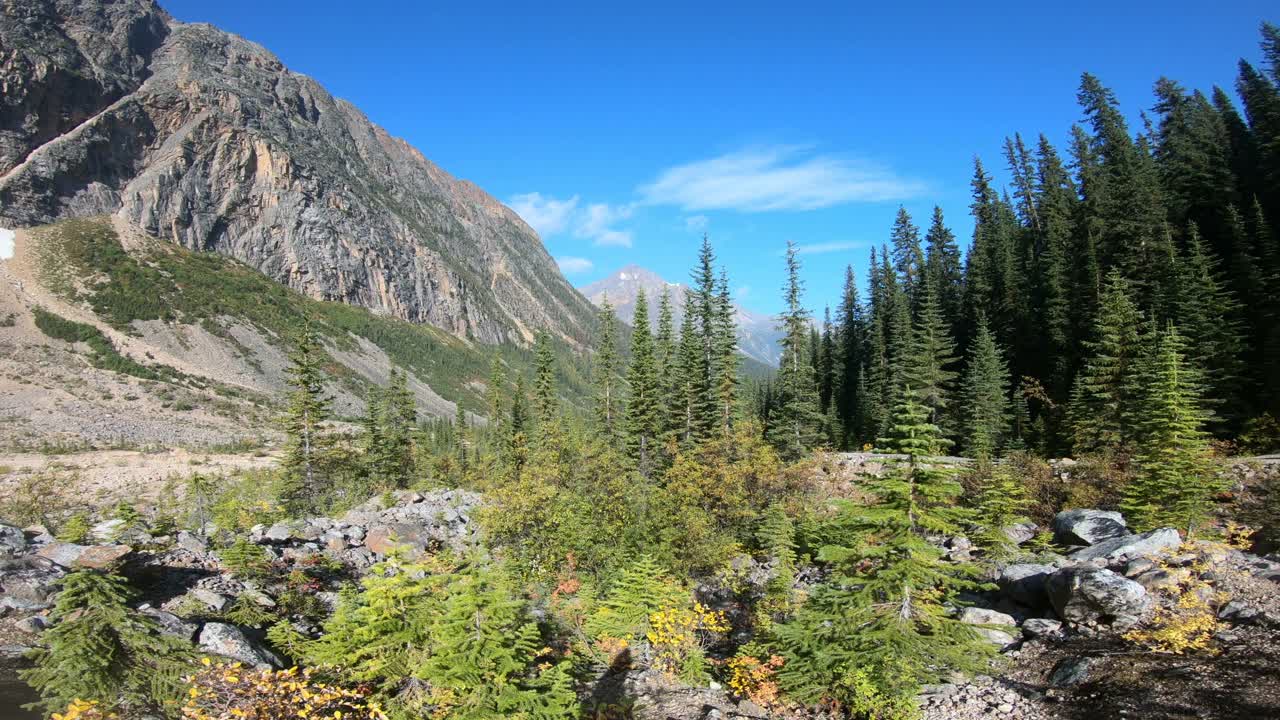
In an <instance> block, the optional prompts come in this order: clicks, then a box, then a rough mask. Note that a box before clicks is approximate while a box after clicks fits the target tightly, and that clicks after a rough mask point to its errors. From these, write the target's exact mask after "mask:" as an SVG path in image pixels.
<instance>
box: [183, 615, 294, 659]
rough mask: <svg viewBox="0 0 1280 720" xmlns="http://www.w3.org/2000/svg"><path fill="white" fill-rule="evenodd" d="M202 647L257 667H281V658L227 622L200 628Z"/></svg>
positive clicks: (210, 651)
mask: <svg viewBox="0 0 1280 720" xmlns="http://www.w3.org/2000/svg"><path fill="white" fill-rule="evenodd" d="M199 645H200V649H201V650H203V651H205V652H207V653H213V654H214V655H221V656H223V657H228V658H232V659H234V660H239V661H240V662H242V663H245V664H246V665H252V666H253V667H257V668H267V667H280V665H281V661H280V658H279V657H277V656H276V654H275V653H273V652H271V651H270V650H267V649H266V648H264V647H262V646H261V645H259V644H258V643H256V642H254V641H253V640H251V639H249V636H248V635H245V634H244V631H243V630H241V629H240V628H238V627H236V626H235V625H227V624H226V623H217V622H211V623H206V624H205V626H204V628H203V629H201V630H200V640H199Z"/></svg>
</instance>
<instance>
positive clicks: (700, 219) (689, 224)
mask: <svg viewBox="0 0 1280 720" xmlns="http://www.w3.org/2000/svg"><path fill="white" fill-rule="evenodd" d="M709 225H711V218H709V217H707V216H706V215H690V216H689V217H687V218H685V219H684V229H685V230H688V231H689V232H695V233H700V232H703V231H705V230H706V229H707V227H708V226H709Z"/></svg>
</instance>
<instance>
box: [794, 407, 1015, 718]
mask: <svg viewBox="0 0 1280 720" xmlns="http://www.w3.org/2000/svg"><path fill="white" fill-rule="evenodd" d="M928 415H929V411H928V409H926V408H925V407H924V406H922V405H921V404H920V403H919V402H918V401H917V399H916V397H915V396H914V395H913V394H912V393H911V392H909V391H906V390H904V391H903V392H902V393H900V395H899V400H898V403H897V405H896V406H895V409H894V412H893V415H892V418H891V420H890V423H889V427H890V437H889V438H887V439H885V440H882V441H881V446H882V448H883V449H884V450H885V451H888V452H895V453H900V454H903V455H905V456H906V460H904V461H902V462H901V463H900V464H899V465H898V467H897V468H895V469H894V470H893V471H892V472H889V473H886V474H885V475H884V476H882V477H879V478H868V480H867V486H866V489H867V490H868V491H869V492H871V493H873V494H874V496H875V500H873V501H871V502H870V503H868V504H867V505H865V506H862V505H855V504H852V503H848V502H845V503H842V504H841V505H840V506H839V510H838V512H837V514H836V516H835V517H834V518H832V519H831V520H830V521H829V522H828V524H827V527H825V528H823V529H822V530H821V531H820V532H819V533H818V534H819V536H820V537H825V538H827V541H828V542H827V544H826V545H824V546H823V547H822V548H821V549H820V550H819V553H818V558H819V560H820V561H821V562H823V563H824V564H826V565H827V567H828V568H829V569H830V571H831V577H830V579H829V580H828V581H827V582H825V583H824V584H823V585H822V586H820V587H819V588H818V590H817V591H815V593H814V595H813V597H812V598H811V599H810V600H809V601H808V602H807V603H806V604H805V605H804V606H803V607H802V608H801V609H800V611H799V612H798V613H797V614H796V617H795V618H794V620H792V621H791V622H788V623H786V624H785V625H782V626H780V627H779V629H778V638H779V642H780V644H781V646H782V648H783V652H784V655H785V656H786V658H787V662H786V664H785V665H784V667H783V668H782V670H781V671H780V672H779V679H780V680H781V682H782V683H783V686H784V688H786V689H787V690H788V691H789V692H790V693H791V694H792V696H793V697H795V698H796V699H798V700H800V701H802V702H819V701H835V702H837V703H840V704H843V705H846V706H854V705H855V704H856V703H857V702H858V701H859V697H857V696H855V694H853V693H852V691H851V690H849V688H848V687H847V686H842V679H843V678H846V677H848V676H849V675H850V674H851V673H859V672H861V673H865V675H864V677H865V678H867V679H868V680H869V681H870V682H872V683H874V684H875V685H876V688H877V690H878V692H879V693H880V695H882V696H883V697H885V698H899V699H909V698H910V697H912V696H913V695H914V694H915V692H916V690H917V688H918V686H919V684H920V683H924V682H930V681H935V680H937V679H939V678H941V677H943V676H944V675H945V674H947V673H948V672H950V671H951V670H953V669H975V668H977V667H979V666H980V665H981V664H982V662H983V660H984V659H985V658H986V657H987V655H988V654H989V652H990V650H989V647H988V645H987V644H986V643H984V642H982V641H981V640H979V639H978V638H977V636H976V635H975V634H974V632H973V630H972V628H970V627H969V626H967V625H965V624H963V623H961V622H959V621H958V620H956V619H954V618H952V617H950V616H949V613H948V610H947V608H946V604H947V603H948V602H951V601H952V599H953V597H954V595H955V593H957V592H959V591H964V590H973V589H976V588H978V587H980V585H979V583H977V582H976V581H975V580H974V577H975V576H976V572H977V571H976V569H975V568H974V567H973V566H970V565H967V564H952V563H944V562H943V560H942V550H941V549H939V548H938V547H936V546H934V545H933V544H932V543H930V542H929V540H928V539H927V538H926V536H930V535H952V534H957V533H959V532H961V530H962V529H963V527H964V526H965V525H966V524H967V523H968V522H970V521H971V519H972V514H971V513H970V512H969V511H968V510H966V509H964V508H961V507H959V506H957V505H956V504H955V502H956V499H957V498H958V497H959V496H960V494H961V493H962V488H961V486H960V484H959V483H958V482H957V481H956V479H955V471H954V470H952V469H950V468H947V467H944V466H940V465H937V464H936V463H931V462H930V458H931V457H934V456H937V455H939V454H940V453H941V452H942V450H943V448H944V442H943V440H942V438H941V437H940V434H939V431H938V428H937V426H936V425H933V424H932V423H930V422H929V421H928ZM842 688H844V689H842ZM864 694H865V693H864ZM904 702H905V700H904Z"/></svg>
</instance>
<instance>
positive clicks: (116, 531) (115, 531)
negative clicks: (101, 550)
mask: <svg viewBox="0 0 1280 720" xmlns="http://www.w3.org/2000/svg"><path fill="white" fill-rule="evenodd" d="M125 525H126V523H125V521H124V520H121V519H120V518H112V519H110V520H103V521H102V522H100V523H98V524H97V525H94V526H93V528H92V529H91V530H89V535H90V536H92V537H93V539H94V540H97V541H98V542H104V543H105V542H111V541H112V540H115V539H116V538H117V537H119V536H120V534H121V533H122V532H124V530H125Z"/></svg>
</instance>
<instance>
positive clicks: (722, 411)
mask: <svg viewBox="0 0 1280 720" xmlns="http://www.w3.org/2000/svg"><path fill="white" fill-rule="evenodd" d="M717 287H718V290H717V292H716V322H715V337H714V340H715V342H714V347H715V362H714V363H713V367H714V369H715V393H716V427H717V428H718V430H719V432H720V434H722V435H728V434H729V432H730V430H731V429H732V428H733V423H734V419H735V417H734V416H735V414H736V412H737V407H738V336H737V326H736V324H735V321H734V308H733V301H732V299H731V298H730V295H729V276H728V275H727V274H726V273H725V271H724V269H721V270H720V279H719V282H718V284H717Z"/></svg>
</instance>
